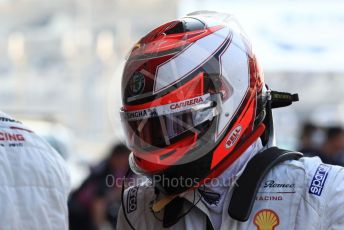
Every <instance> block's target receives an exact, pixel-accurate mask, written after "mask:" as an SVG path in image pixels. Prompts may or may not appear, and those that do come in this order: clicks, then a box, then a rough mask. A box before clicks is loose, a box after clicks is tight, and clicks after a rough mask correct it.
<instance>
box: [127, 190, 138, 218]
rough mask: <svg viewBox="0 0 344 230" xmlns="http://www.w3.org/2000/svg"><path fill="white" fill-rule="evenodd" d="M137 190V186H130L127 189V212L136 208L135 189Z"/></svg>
mask: <svg viewBox="0 0 344 230" xmlns="http://www.w3.org/2000/svg"><path fill="white" fill-rule="evenodd" d="M138 190H139V187H138V186H135V187H132V188H130V189H129V191H128V196H127V213H131V212H134V211H136V209H137V191H138Z"/></svg>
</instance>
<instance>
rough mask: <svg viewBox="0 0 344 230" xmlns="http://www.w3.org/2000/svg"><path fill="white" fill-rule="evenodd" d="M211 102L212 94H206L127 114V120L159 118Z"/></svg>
mask: <svg viewBox="0 0 344 230" xmlns="http://www.w3.org/2000/svg"><path fill="white" fill-rule="evenodd" d="M210 100H211V96H210V94H209V93H208V94H205V95H203V96H199V97H194V98H190V99H187V100H184V101H179V102H174V103H170V104H166V105H161V106H158V107H154V108H148V109H142V110H136V111H129V112H126V113H125V114H126V119H127V120H129V121H131V120H142V119H146V118H151V117H157V116H161V115H166V114H171V113H177V112H182V111H185V110H189V109H193V108H195V106H196V105H197V106H198V105H203V104H204V105H207V104H206V103H209V102H210Z"/></svg>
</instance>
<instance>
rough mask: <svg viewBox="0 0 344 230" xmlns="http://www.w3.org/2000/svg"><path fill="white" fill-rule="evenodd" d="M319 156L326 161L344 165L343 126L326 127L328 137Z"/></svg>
mask: <svg viewBox="0 0 344 230" xmlns="http://www.w3.org/2000/svg"><path fill="white" fill-rule="evenodd" d="M319 157H320V158H321V160H322V161H323V162H324V163H328V164H334V165H341V166H344V129H343V127H341V126H331V127H327V128H326V139H325V142H324V143H323V146H322V151H321V152H320V153H319Z"/></svg>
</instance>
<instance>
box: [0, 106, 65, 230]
mask: <svg viewBox="0 0 344 230" xmlns="http://www.w3.org/2000/svg"><path fill="white" fill-rule="evenodd" d="M0 181H1V182H0V204H1V211H0V225H1V227H0V228H1V229H68V209H67V199H68V195H69V192H70V175H69V172H68V170H67V168H66V165H65V162H64V160H63V159H62V157H61V156H60V155H59V154H58V153H57V152H56V151H55V150H54V149H53V148H52V147H51V146H50V145H49V144H48V143H47V142H46V141H44V140H43V139H42V138H40V137H39V136H37V135H36V134H35V133H34V132H32V131H31V130H30V129H29V128H27V127H25V126H24V125H23V124H22V123H21V122H19V121H16V120H15V119H13V118H11V117H9V116H8V115H6V114H4V113H3V112H1V111H0Z"/></svg>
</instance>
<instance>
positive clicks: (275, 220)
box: [253, 209, 280, 230]
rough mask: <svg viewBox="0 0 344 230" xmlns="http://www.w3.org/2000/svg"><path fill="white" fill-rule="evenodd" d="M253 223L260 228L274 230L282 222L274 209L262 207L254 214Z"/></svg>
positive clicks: (259, 229) (260, 229)
mask: <svg viewBox="0 0 344 230" xmlns="http://www.w3.org/2000/svg"><path fill="white" fill-rule="evenodd" d="M253 223H254V225H256V226H257V229H258V230H274V229H275V228H276V226H278V225H279V224H280V220H279V217H278V215H277V214H276V212H274V211H273V210H271V209H262V210H260V211H258V212H257V213H256V215H255V216H254V219H253Z"/></svg>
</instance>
